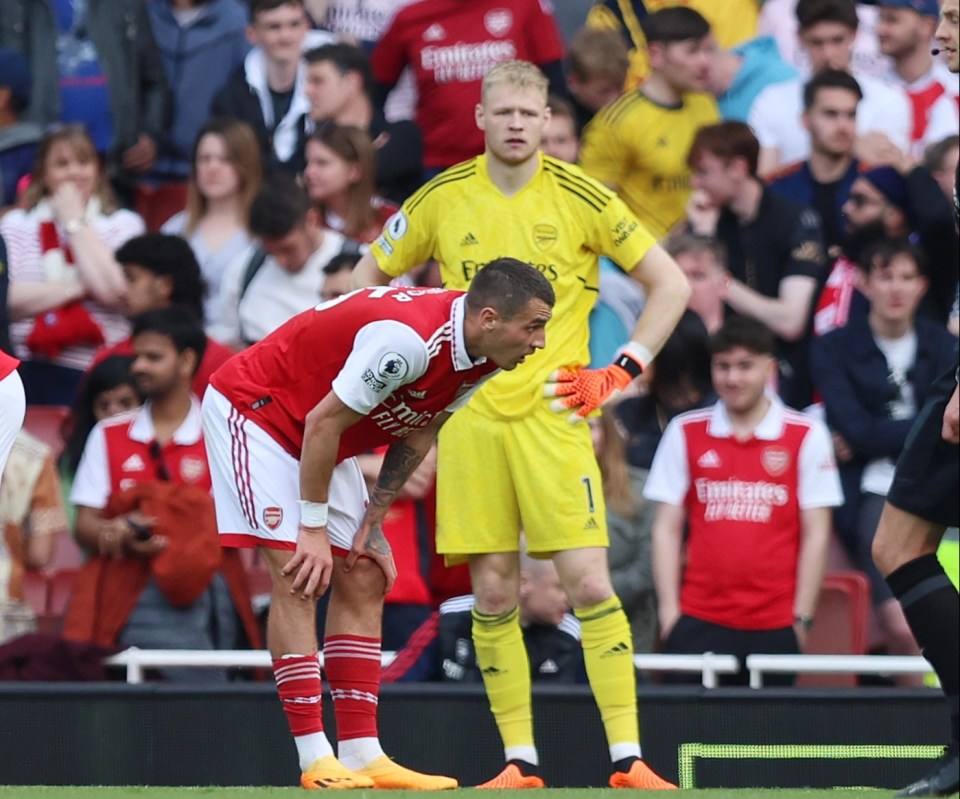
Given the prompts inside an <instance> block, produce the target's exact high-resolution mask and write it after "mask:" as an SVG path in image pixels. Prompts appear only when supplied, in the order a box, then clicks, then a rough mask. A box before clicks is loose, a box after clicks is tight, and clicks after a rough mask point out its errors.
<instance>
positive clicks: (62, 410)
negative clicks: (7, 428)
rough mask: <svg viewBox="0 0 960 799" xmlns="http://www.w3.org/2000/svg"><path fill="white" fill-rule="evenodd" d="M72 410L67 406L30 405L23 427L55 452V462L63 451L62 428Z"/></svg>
mask: <svg viewBox="0 0 960 799" xmlns="http://www.w3.org/2000/svg"><path fill="white" fill-rule="evenodd" d="M69 413H70V409H69V408H68V407H66V406H65V405H28V406H27V415H26V417H25V418H24V420H23V427H24V429H25V430H26V431H27V432H28V433H32V434H33V435H34V436H36V437H37V438H39V439H40V440H41V441H43V442H44V443H45V444H47V445H48V446H49V447H50V448H51V449H52V450H53V457H54V460H56V459H57V458H59V457H60V453H61V452H62V451H63V438H61V436H60V428H61V426H62V425H63V420H64V419H66V418H67V415H68V414H69Z"/></svg>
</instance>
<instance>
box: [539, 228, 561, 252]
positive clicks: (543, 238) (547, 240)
mask: <svg viewBox="0 0 960 799" xmlns="http://www.w3.org/2000/svg"><path fill="white" fill-rule="evenodd" d="M556 240H557V229H556V228H555V227H554V226H553V225H548V224H546V223H543V222H541V223H540V224H539V225H534V226H533V243H534V244H536V245H537V249H538V250H541V251H544V250H549V249H550V248H551V247H552V246H553V245H554V243H555V242H556Z"/></svg>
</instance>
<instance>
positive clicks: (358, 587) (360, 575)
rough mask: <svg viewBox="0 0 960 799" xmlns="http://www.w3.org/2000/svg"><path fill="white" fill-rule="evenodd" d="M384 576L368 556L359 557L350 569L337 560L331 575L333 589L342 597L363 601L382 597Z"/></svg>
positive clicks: (384, 583)
mask: <svg viewBox="0 0 960 799" xmlns="http://www.w3.org/2000/svg"><path fill="white" fill-rule="evenodd" d="M385 585H386V578H385V577H384V575H383V571H382V570H381V569H380V567H379V566H378V565H377V564H376V563H374V561H372V560H370V559H369V558H360V559H359V560H357V562H356V563H355V564H354V565H353V568H352V569H350V571H346V570H345V569H344V568H343V561H339V562H338V563H337V565H336V567H335V570H334V575H333V589H334V590H335V591H336V592H337V593H338V594H339V595H340V596H342V597H344V598H347V599H349V600H352V601H357V602H363V601H370V600H380V599H383V589H384V586H385Z"/></svg>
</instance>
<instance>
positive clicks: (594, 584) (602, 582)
mask: <svg viewBox="0 0 960 799" xmlns="http://www.w3.org/2000/svg"><path fill="white" fill-rule="evenodd" d="M566 592H567V598H568V599H569V600H570V604H571V605H572V606H573V607H575V608H589V607H593V606H594V605H599V604H600V603H601V602H606V601H607V600H608V599H610V597H612V596H613V595H614V594H613V585H611V583H610V578H609V577H608V576H607V575H606V574H584V575H582V576H580V577H579V578H578V579H577V580H576V581H575V582H574V583H573V584H572V585H569V586H566Z"/></svg>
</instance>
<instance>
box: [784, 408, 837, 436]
mask: <svg viewBox="0 0 960 799" xmlns="http://www.w3.org/2000/svg"><path fill="white" fill-rule="evenodd" d="M783 424H784V427H786V428H787V429H792V430H795V431H797V432H798V433H799V434H800V436H801V437H802V438H806V436H807V435H808V434H809V433H814V432H821V430H822V431H823V432H824V433H825V434H826V432H827V427H826V425H825V424H824V423H823V422H821V421H820V420H819V419H817V418H815V417H813V416H811V415H810V414H806V413H803V412H802V411H797V410H794V409H793V408H787V407H784V409H783Z"/></svg>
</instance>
